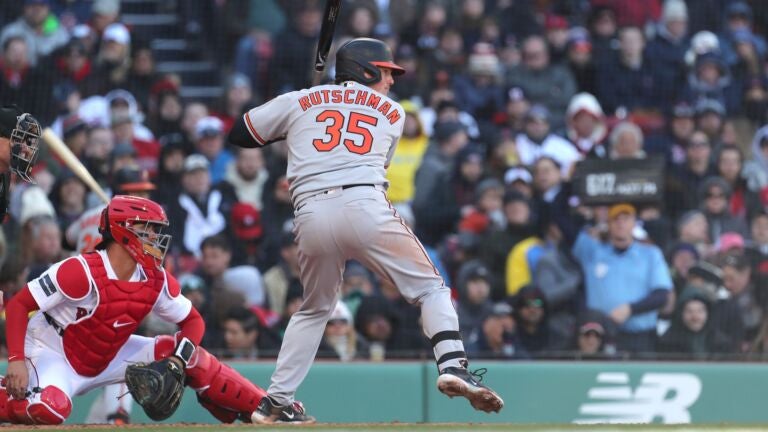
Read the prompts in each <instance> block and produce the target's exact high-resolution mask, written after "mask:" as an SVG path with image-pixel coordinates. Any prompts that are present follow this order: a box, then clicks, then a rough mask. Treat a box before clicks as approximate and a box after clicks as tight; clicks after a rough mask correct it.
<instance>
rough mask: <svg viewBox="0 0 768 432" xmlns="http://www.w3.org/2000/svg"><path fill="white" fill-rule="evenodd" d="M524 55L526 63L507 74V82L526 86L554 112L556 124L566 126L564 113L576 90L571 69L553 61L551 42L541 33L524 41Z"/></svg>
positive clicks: (530, 95)
mask: <svg viewBox="0 0 768 432" xmlns="http://www.w3.org/2000/svg"><path fill="white" fill-rule="evenodd" d="M522 56H523V61H522V63H521V64H520V65H518V66H515V67H514V68H512V69H511V70H510V71H509V73H508V74H507V85H508V86H510V87H513V86H519V87H522V88H523V90H524V91H525V94H526V96H527V97H528V98H529V99H530V100H531V102H533V103H535V104H541V105H543V106H545V107H546V108H547V109H548V110H549V111H550V112H551V113H553V114H552V119H551V124H552V127H553V128H554V129H560V128H562V127H563V125H564V124H565V122H564V116H563V113H565V109H566V108H567V107H568V102H569V101H570V100H571V97H573V95H574V94H575V93H576V82H575V81H574V79H573V76H572V75H571V72H570V71H569V70H568V69H566V68H565V67H563V66H559V65H553V64H551V63H550V59H549V52H548V50H547V43H546V41H545V40H544V38H543V37H541V36H530V37H528V38H527V39H525V41H523V44H522Z"/></svg>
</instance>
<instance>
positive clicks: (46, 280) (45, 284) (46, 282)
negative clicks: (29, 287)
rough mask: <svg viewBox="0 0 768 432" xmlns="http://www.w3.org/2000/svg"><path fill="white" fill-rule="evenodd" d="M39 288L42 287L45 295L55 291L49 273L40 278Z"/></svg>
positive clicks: (47, 295)
mask: <svg viewBox="0 0 768 432" xmlns="http://www.w3.org/2000/svg"><path fill="white" fill-rule="evenodd" d="M40 288H42V289H43V292H44V293H45V296H46V297H50V296H52V295H53V293H55V292H56V285H54V284H53V281H52V280H51V276H50V275H45V276H43V277H41V278H40Z"/></svg>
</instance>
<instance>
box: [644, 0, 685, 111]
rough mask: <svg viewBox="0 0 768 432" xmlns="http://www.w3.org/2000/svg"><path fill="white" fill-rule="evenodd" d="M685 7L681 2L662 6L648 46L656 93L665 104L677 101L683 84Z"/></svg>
mask: <svg viewBox="0 0 768 432" xmlns="http://www.w3.org/2000/svg"><path fill="white" fill-rule="evenodd" d="M687 36H688V7H687V6H686V5H685V2H684V1H683V0H668V1H666V2H664V7H663V9H662V12H661V22H660V23H659V24H658V25H657V26H656V37H655V38H654V39H653V40H651V41H650V42H648V47H647V48H646V55H647V57H648V58H649V59H653V65H654V68H655V69H656V73H657V74H658V76H659V91H660V93H661V94H662V95H664V98H665V99H666V100H672V101H674V100H677V99H678V95H679V94H680V89H681V88H682V85H683V84H684V83H685V75H684V73H685V52H686V51H687V50H688V48H689V46H690V42H689V40H688V37H687Z"/></svg>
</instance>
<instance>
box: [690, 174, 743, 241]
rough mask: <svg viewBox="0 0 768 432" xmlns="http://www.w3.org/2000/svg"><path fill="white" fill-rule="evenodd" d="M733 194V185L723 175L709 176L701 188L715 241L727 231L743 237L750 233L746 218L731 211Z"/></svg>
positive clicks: (700, 197) (703, 206) (704, 206)
mask: <svg viewBox="0 0 768 432" xmlns="http://www.w3.org/2000/svg"><path fill="white" fill-rule="evenodd" d="M731 195H732V190H731V187H730V186H729V185H728V182H726V181H725V180H723V178H722V177H708V178H707V179H706V180H704V182H703V183H702V185H701V187H700V188H699V199H700V201H701V210H702V211H703V212H704V215H705V216H706V217H707V222H709V238H710V239H712V240H713V241H714V239H719V238H720V235H721V234H723V233H726V232H735V233H738V234H741V235H742V237H747V236H748V235H749V233H748V232H747V224H746V222H745V221H744V219H740V218H737V217H735V216H733V215H731V213H730V211H729V208H728V203H729V202H730V199H731Z"/></svg>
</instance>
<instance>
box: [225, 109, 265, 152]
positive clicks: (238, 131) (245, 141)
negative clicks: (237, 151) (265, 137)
mask: <svg viewBox="0 0 768 432" xmlns="http://www.w3.org/2000/svg"><path fill="white" fill-rule="evenodd" d="M228 140H229V142H231V143H232V144H234V145H236V146H239V147H245V148H254V147H261V146H262V144H261V143H260V142H258V141H256V139H255V138H254V137H253V136H252V135H251V134H250V133H249V132H248V126H246V124H245V117H243V116H240V117H239V118H238V119H237V120H235V124H234V125H232V129H230V131H229V138H228Z"/></svg>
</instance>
